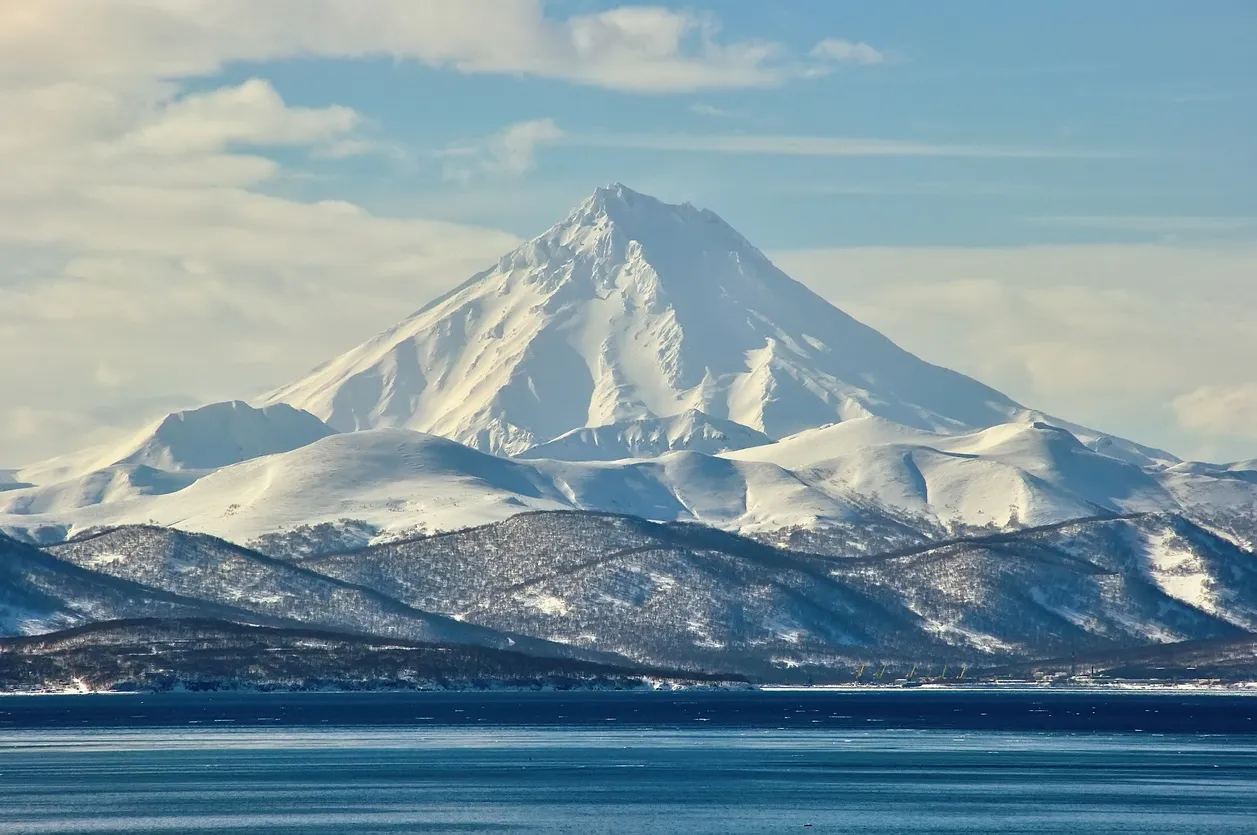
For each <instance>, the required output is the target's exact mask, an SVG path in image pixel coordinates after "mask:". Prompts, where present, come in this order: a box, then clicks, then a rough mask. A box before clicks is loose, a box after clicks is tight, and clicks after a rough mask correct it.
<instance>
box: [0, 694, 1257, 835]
mask: <svg viewBox="0 0 1257 835" xmlns="http://www.w3.org/2000/svg"><path fill="white" fill-rule="evenodd" d="M1254 716H1257V700H1255V699H1253V698H1251V697H1248V698H1245V697H1238V698H1234V697H1222V696H1182V695H1169V696H1147V695H1141V694H1128V695H1122V694H1061V695H1058V694H1051V693H1046V694H1045V693H1026V694H1010V693H980V692H979V693H968V694H966V693H946V694H931V693H884V692H883V693H868V692H865V693H855V694H850V693H802V694H799V693H737V694H729V693H708V694H703V693H695V694H599V693H587V694H579V693H569V694H529V695H526V696H519V695H514V694H505V693H495V694H405V695H397V694H392V695H390V694H357V695H354V694H345V695H336V694H297V695H269V696H267V695H240V696H236V695H215V696H195V695H187V694H181V695H172V696H109V697H78V696H45V697H33V698H26V697H15V698H5V699H0V832H23V833H25V832H31V833H36V832H50V833H53V832H55V833H90V832H109V833H130V832H172V833H211V832H212V833H246V832H247V833H427V832H451V833H460V832H493V833H599V832H614V833H648V832H649V833H690V834H691V835H695V834H705V833H728V832H745V833H779V832H800V833H804V832H810V833H820V832H877V833H897V832H912V833H962V832H963V833H973V832H983V833H985V832H992V833H994V832H998V833H1070V835H1085V833H1107V832H1113V833H1118V832H1120V833H1197V832H1199V833H1245V835H1251V833H1253V832H1257V811H1255V804H1257V734H1254V731H1255V730H1257V729H1255V728H1254V727H1253V720H1254ZM1202 730H1203V732H1202Z"/></svg>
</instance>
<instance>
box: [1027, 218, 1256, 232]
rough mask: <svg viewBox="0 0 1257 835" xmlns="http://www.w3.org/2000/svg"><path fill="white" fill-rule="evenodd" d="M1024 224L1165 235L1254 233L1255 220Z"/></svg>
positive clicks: (1080, 220)
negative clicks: (1247, 231) (1249, 231)
mask: <svg viewBox="0 0 1257 835" xmlns="http://www.w3.org/2000/svg"><path fill="white" fill-rule="evenodd" d="M1023 220H1024V221H1025V222H1026V223H1030V224H1033V225H1036V226H1052V227H1061V228H1069V229H1094V230H1097V231H1103V232H1144V233H1148V234H1165V235H1174V234H1188V233H1209V232H1215V233H1226V232H1243V231H1245V230H1253V231H1257V217H1248V216H1242V215H1241V216H1217V215H1214V216H1207V215H1048V216H1042V217H1027V218H1023Z"/></svg>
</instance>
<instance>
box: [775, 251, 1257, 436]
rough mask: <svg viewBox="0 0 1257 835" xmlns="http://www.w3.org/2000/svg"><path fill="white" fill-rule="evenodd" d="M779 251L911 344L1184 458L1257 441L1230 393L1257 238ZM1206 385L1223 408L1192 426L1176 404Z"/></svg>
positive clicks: (1236, 380)
mask: <svg viewBox="0 0 1257 835" xmlns="http://www.w3.org/2000/svg"><path fill="white" fill-rule="evenodd" d="M775 260H776V261H777V262H778V263H779V264H780V265H781V266H782V268H783V269H785V270H786V271H787V272H789V273H790V274H791V275H793V276H794V277H795V278H798V279H799V280H801V281H804V282H805V283H807V284H808V285H809V286H811V287H813V288H814V289H816V290H817V291H818V292H819V293H821V294H822V295H823V296H825V297H826V298H828V299H829V300H831V301H832V302H834V303H835V304H837V305H838V306H840V307H842V308H843V309H845V310H846V311H847V312H848V313H850V314H852V315H853V316H855V317H856V318H858V319H860V320H862V321H864V322H867V323H868V324H870V325H872V326H874V327H876V328H878V329H879V330H881V331H882V332H883V333H885V334H887V335H888V336H890V337H891V338H892V339H894V340H896V341H897V342H899V343H900V344H901V345H903V346H904V347H905V348H907V349H909V350H911V351H913V352H914V353H916V354H918V355H920V356H922V357H925V358H926V359H928V360H929V361H931V362H935V363H939V364H940V365H945V366H948V367H951V368H955V369H957V370H960V371H963V372H965V373H967V374H970V375H972V376H974V377H977V378H978V379H980V380H982V381H983V382H985V383H988V384H989V385H993V386H995V387H996V388H998V389H1000V390H1002V391H1005V392H1006V393H1008V394H1009V395H1011V396H1013V397H1015V398H1016V399H1018V400H1020V401H1021V402H1023V403H1025V404H1027V405H1030V406H1034V407H1037V408H1040V409H1043V410H1045V411H1048V412H1051V413H1054V414H1058V415H1061V416H1062V417H1066V418H1069V419H1071V420H1076V421H1079V422H1081V423H1084V424H1088V425H1091V426H1095V427H1097V428H1099V429H1103V430H1106V431H1110V432H1115V433H1118V434H1125V435H1126V436H1127V437H1132V438H1134V439H1135V440H1139V441H1142V442H1144V443H1151V444H1154V445H1158V446H1162V447H1164V448H1168V449H1170V450H1171V451H1174V452H1176V453H1177V454H1179V455H1183V456H1208V457H1221V458H1226V459H1228V460H1235V459H1240V458H1251V457H1253V454H1254V452H1255V451H1257V449H1255V448H1254V445H1253V443H1252V442H1251V441H1244V440H1243V439H1244V438H1251V437H1253V435H1251V434H1248V433H1240V432H1237V431H1236V429H1237V421H1239V420H1241V418H1240V417H1239V416H1240V415H1242V414H1244V413H1243V412H1242V410H1241V409H1240V406H1239V404H1241V403H1243V402H1245V401H1244V399H1243V398H1244V396H1248V395H1247V394H1245V395H1243V396H1241V395H1234V396H1233V398H1232V399H1231V400H1227V399H1226V398H1225V397H1222V395H1221V393H1222V392H1245V393H1247V392H1251V389H1250V388H1246V386H1251V381H1252V379H1253V369H1252V358H1253V357H1255V356H1257V330H1255V329H1254V328H1253V327H1252V324H1251V311H1252V310H1254V309H1257V282H1254V281H1253V280H1252V277H1253V276H1254V275H1257V250H1255V249H1252V248H1251V247H1235V248H1221V247H1215V248H1205V247H1188V246H1165V245H1129V246H1124V245H1095V246H1038V247H1010V248H989V249H977V248H974V249H965V248H925V247H922V248H854V249H837V250H815V251H794V252H783V253H777V254H776V255H775ZM1202 387H1203V389H1204V390H1205V391H1206V392H1207V393H1208V394H1209V395H1210V398H1211V399H1210V402H1214V403H1215V405H1214V407H1208V406H1203V407H1201V409H1200V412H1199V414H1200V415H1210V416H1212V417H1211V419H1210V420H1209V421H1207V422H1206V420H1205V418H1203V417H1200V418H1197V422H1196V423H1194V424H1187V423H1184V422H1183V420H1182V415H1181V409H1180V408H1178V406H1177V404H1176V406H1175V408H1171V407H1170V405H1169V404H1170V403H1171V401H1174V400H1175V398H1178V397H1179V396H1180V395H1182V393H1183V392H1192V391H1196V390H1198V389H1201V388H1202ZM1218 401H1220V402H1223V403H1229V404H1230V406H1231V407H1233V410H1232V411H1230V412H1227V411H1226V409H1225V408H1223V406H1222V405H1218ZM1184 402H1193V401H1184ZM1222 415H1230V419H1228V420H1223V419H1222V418H1221V417H1220V416H1222Z"/></svg>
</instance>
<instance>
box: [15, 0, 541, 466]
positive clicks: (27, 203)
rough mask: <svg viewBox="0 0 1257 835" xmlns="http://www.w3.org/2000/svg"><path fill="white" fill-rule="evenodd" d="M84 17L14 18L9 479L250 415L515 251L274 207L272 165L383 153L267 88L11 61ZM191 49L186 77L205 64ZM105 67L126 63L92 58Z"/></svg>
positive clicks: (122, 48)
mask: <svg viewBox="0 0 1257 835" xmlns="http://www.w3.org/2000/svg"><path fill="white" fill-rule="evenodd" d="M102 5H103V4H84V5H82V6H81V7H80V8H79V9H78V12H81V14H82V15H83V17H84V18H85V19H92V18H93V16H94V15H96V13H97V12H98V11H99V9H100V7H101V6H102ZM168 5H169V6H170V7H171V8H174V7H176V6H178V7H179V8H185V7H189V8H190V6H189V4H186V3H181V2H176V0H171V2H170V3H169V4H168ZM69 7H70V4H65V3H58V2H55V0H53V2H49V3H48V4H47V6H45V5H44V4H43V3H40V4H20V5H19V4H12V3H6V2H4V0H0V112H2V113H4V114H5V118H4V119H3V120H0V156H2V157H3V159H4V165H3V166H0V264H2V265H3V267H0V357H4V358H5V361H4V362H3V363H0V388H2V389H3V390H4V391H5V397H4V398H3V399H0V428H2V429H5V430H6V431H3V432H0V461H5V462H6V463H7V462H10V461H12V462H15V463H18V462H23V461H29V460H31V459H33V458H38V457H43V456H46V455H50V454H54V453H58V452H64V451H66V450H67V448H70V447H73V446H75V445H78V444H81V443H86V442H88V441H93V442H94V441H96V440H100V439H101V438H102V437H105V436H107V435H108V434H109V433H110V432H117V431H120V430H122V431H125V430H126V429H128V428H132V427H133V426H134V423H135V422H137V421H139V420H142V419H147V418H149V417H151V416H152V413H153V412H154V411H157V410H165V409H166V408H169V407H170V406H171V405H172V404H177V405H183V406H186V405H191V404H192V403H195V402H198V401H204V400H208V399H217V398H225V397H239V396H247V395H249V394H250V393H252V392H254V391H256V390H257V389H259V388H263V387H265V386H267V385H270V384H273V383H275V382H276V381H279V380H283V379H285V378H286V377H288V376H290V375H295V374H297V373H300V372H301V371H303V370H304V369H305V368H306V367H307V366H308V364H309V363H310V362H312V361H313V360H315V359H317V358H320V357H323V356H326V355H328V354H330V353H333V352H335V351H337V350H341V349H343V348H346V347H349V344H345V343H344V342H335V341H333V342H329V340H328V334H341V335H343V339H344V340H345V341H346V342H348V343H352V342H354V341H357V340H358V339H360V338H361V336H363V335H365V334H369V333H370V332H371V331H372V330H374V329H378V328H381V327H384V326H385V325H387V324H390V323H391V322H392V321H393V320H395V319H396V318H397V315H398V313H397V312H398V310H399V309H402V310H404V309H405V308H406V307H407V306H413V305H417V304H419V303H420V302H421V301H422V300H423V299H424V298H427V297H428V296H430V295H431V294H434V293H436V292H439V291H440V290H442V289H445V288H446V287H448V286H450V285H452V284H454V283H456V282H457V281H460V280H462V279H463V278H465V277H466V276H467V275H468V274H470V273H471V272H473V271H474V270H475V269H478V268H480V267H482V266H483V265H484V263H486V262H487V261H489V260H491V259H493V258H495V257H497V256H498V255H500V254H501V252H502V251H504V250H506V249H508V248H509V247H510V246H512V245H513V244H514V243H515V238H514V237H513V236H511V235H508V234H504V233H501V232H498V231H495V230H489V229H479V228H474V227H468V226H463V225H458V224H452V223H443V222H439V221H432V220H426V219H423V218H413V217H384V216H380V215H376V214H372V213H370V212H368V211H366V210H364V209H362V208H361V207H359V206H355V205H353V204H351V203H347V202H339V201H316V202H304V201H301V200H296V199H291V198H286V197H280V196H276V195H274V194H267V193H265V192H264V191H263V189H269V188H271V187H273V186H274V185H275V184H276V182H277V181H278V180H279V178H281V177H284V176H286V175H288V174H289V173H293V172H288V171H286V170H285V169H284V168H282V167H281V166H280V165H279V164H278V163H277V162H276V161H275V160H273V159H271V158H269V157H267V156H265V153H266V151H267V149H269V148H272V147H275V146H287V147H289V148H296V149H300V150H304V151H307V152H309V153H311V154H316V155H321V156H326V157H343V156H346V155H350V154H356V153H363V152H366V151H373V152H374V151H376V150H378V146H377V143H375V142H374V141H373V140H372V139H371V138H369V137H367V136H364V135H362V133H361V128H362V125H363V121H364V120H363V119H362V118H361V117H360V116H359V114H357V113H356V112H355V111H354V110H352V109H350V108H347V107H341V106H330V107H313V108H307V107H293V106H290V105H289V104H287V103H286V102H284V101H283V99H282V98H281V97H280V96H279V94H278V93H277V92H276V90H275V89H274V88H273V87H272V86H271V85H270V84H269V83H268V82H266V81H264V80H252V81H247V82H245V83H243V84H239V85H233V86H223V87H219V88H217V89H209V90H206V91H203V92H196V93H193V94H185V93H183V92H182V91H181V89H180V87H179V86H178V85H177V84H174V83H171V82H167V81H162V80H160V78H158V70H159V69H160V68H161V66H160V65H159V64H160V62H159V64H154V65H146V64H145V63H144V62H143V61H138V60H133V59H136V58H137V56H140V57H143V53H144V51H145V49H148V48H150V47H153V44H152V43H149V39H148V38H149V34H151V33H147V32H146V30H145V31H141V30H134V31H133V30H127V31H126V32H123V31H121V30H117V31H116V32H115V34H117V35H118V37H119V38H120V40H119V41H118V42H117V43H114V44H113V45H112V46H108V45H103V44H97V43H94V42H92V43H87V42H84V43H79V42H77V41H74V40H73V39H71V40H69V41H66V42H65V43H60V44H59V45H58V43H59V42H58V43H53V42H52V41H48V40H47V39H46V38H45V40H44V42H43V45H44V47H45V48H46V50H47V52H46V53H45V52H40V53H39V54H37V55H33V56H31V60H32V61H33V62H34V63H32V65H31V66H30V67H28V68H24V67H22V66H17V65H16V64H15V63H13V62H10V60H9V59H10V57H11V53H10V52H9V51H8V50H9V47H10V46H13V45H14V44H13V42H12V41H5V40H4V39H5V38H10V37H11V36H12V34H13V32H14V31H15V29H17V30H18V31H21V30H22V27H23V26H25V27H26V30H25V31H27V32H28V33H29V32H31V27H32V26H34V25H35V24H41V25H42V23H44V22H46V20H45V18H46V16H47V15H46V13H48V12H49V10H52V11H56V12H58V13H64V12H65V11H66V10H67V9H69ZM216 7H217V6H215V8H216ZM113 8H114V10H115V11H116V12H117V15H116V19H115V17H113V16H109V20H108V21H103V22H101V21H98V22H101V25H103V26H106V30H107V31H108V27H109V26H114V25H115V24H117V25H121V23H122V22H126V21H128V20H130V22H131V23H132V24H133V23H135V21H134V20H133V19H131V18H129V17H128V16H129V15H130V16H132V17H133V16H134V14H135V12H136V8H138V6H130V5H129V6H120V5H114V6H113ZM205 8H210V7H209V6H206V7H205ZM223 8H224V9H226V5H224V7H223ZM203 10H204V9H203ZM154 15H156V17H153V15H150V17H151V18H153V19H156V18H160V17H161V15H160V14H156V13H154ZM70 17H74V15H70ZM19 18H21V19H19ZM299 18H300V15H296V16H294V19H299ZM62 23H63V24H64V27H65V30H66V31H67V32H69V33H70V34H73V32H75V31H77V30H76V29H75V27H76V26H77V25H78V24H77V23H76V22H75V21H74V20H70V19H68V18H67V19H66V20H63V21H62ZM159 28H160V27H159ZM35 34H39V33H35ZM43 34H44V35H48V34H49V33H47V32H44V33H43ZM172 34H173V35H178V34H179V33H178V32H175V33H172ZM239 34H240V36H241V37H242V38H245V39H246V40H247V39H248V38H249V37H250V33H249V32H248V31H246V30H241V32H240V33H239ZM19 40H20V39H19ZM157 40H158V41H160V40H161V39H160V38H158V39H157ZM186 46H187V55H184V53H183V52H182V51H180V50H174V51H173V52H172V53H171V56H170V58H169V60H170V61H172V62H175V61H177V60H183V58H189V60H191V59H194V58H195V57H196V54H197V49H198V47H197V44H196V43H195V42H192V43H188V44H187V45H186ZM21 48H25V47H24V46H22V47H21ZM153 48H156V47H153ZM110 49H113V50H116V54H115V52H109V50H110ZM93 50H95V52H93ZM102 51H104V52H108V56H106V57H108V58H109V61H114V63H112V64H111V63H109V61H105V60H104V59H103V58H102V59H101V61H95V59H93V60H87V59H89V58H91V57H92V55H94V54H96V53H100V52H102ZM82 52H86V53H87V57H86V58H85V57H84V55H83V54H81V53H82ZM49 56H55V57H57V59H58V60H59V61H61V64H62V66H63V69H64V70H65V74H64V77H61V78H58V77H55V72H54V70H55V69H56V67H55V66H53V65H52V64H50V63H48V61H49V60H50V58H49ZM149 57H150V58H151V57H152V56H151V55H150V56H149ZM96 58H100V55H96ZM85 60H87V63H86V64H82V62H83V61H85ZM163 60H164V59H163ZM102 61H103V63H102ZM40 62H44V63H42V64H41V63H40ZM146 66H147V69H145V68H146ZM96 70H99V72H96ZM23 72H25V73H26V75H24V76H22V77H20V78H19V77H18V76H19V75H21V73H23ZM146 72H147V73H148V75H145V73H146ZM6 79H8V80H7V81H6ZM516 150H518V149H517V148H516ZM504 159H505V160H506V162H507V163H511V164H519V158H518V156H516V157H510V156H509V154H508V156H507V157H505V158H504ZM403 300H404V301H403ZM189 391H190V392H191V393H190V394H185V395H180V396H178V397H164V396H163V397H156V398H155V397H154V395H155V394H162V395H165V394H168V393H170V392H189Z"/></svg>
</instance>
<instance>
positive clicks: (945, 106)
mask: <svg viewBox="0 0 1257 835" xmlns="http://www.w3.org/2000/svg"><path fill="white" fill-rule="evenodd" d="M1254 43H1257V6H1255V5H1254V3H1253V2H1252V0H1209V2H1207V3H1200V4H1187V3H1183V2H1168V0H1141V2H1138V3H1135V2H1130V0H1120V1H1119V0H1092V2H1077V1H1076V0H1067V1H1066V2H1054V3H1050V4H1048V3H1024V2H994V0H957V2H951V3H938V2H927V0H915V1H914V2H909V0H898V2H896V0H879V2H864V3H857V2H838V1H837V0H827V1H824V2H823V1H822V0H791V2H788V3H775V4H774V3H762V2H746V1H745V0H725V1H724V2H717V0H693V2H691V3H686V4H683V5H682V4H668V3H659V4H653V5H644V4H640V3H632V2H628V1H627V0H625V2H603V0H598V1H597V2H595V1H594V0H550V2H543V1H542V0H459V2H451V1H450V0H214V2H212V3H202V2H195V1H194V0H129V1H128V2H125V3H124V2H121V0H119V2H95V1H94V0H40V2H39V3H37V4H4V3H0V113H3V114H4V117H5V118H0V153H3V154H4V158H5V163H6V164H5V165H4V166H3V167H0V356H4V357H22V358H23V359H22V361H20V362H8V363H2V364H0V387H2V389H3V390H4V391H5V392H6V397H5V399H4V400H2V401H0V465H16V464H20V463H25V462H26V461H29V460H34V459H37V458H39V457H43V456H46V455H51V454H54V453H58V452H64V451H66V450H68V449H73V448H75V447H76V446H81V445H83V444H87V443H96V442H103V441H107V440H109V439H111V438H115V437H118V436H119V435H120V434H122V433H125V432H127V431H130V430H133V429H134V428H135V426H136V424H137V422H139V421H141V420H144V419H149V418H152V417H155V416H158V415H160V414H161V413H164V412H165V411H168V410H170V409H173V408H182V407H187V406H194V405H198V404H201V403H205V402H210V401H213V400H221V399H228V398H236V397H240V398H249V397H254V396H256V395H258V394H260V393H262V392H265V391H266V390H268V389H269V388H271V387H274V386H276V385H279V384H282V383H284V382H286V381H287V380H288V379H290V378H293V377H295V376H297V375H299V374H301V373H302V372H304V371H305V370H306V369H308V368H310V367H311V366H313V365H315V364H317V363H319V362H321V361H323V360H325V359H327V358H328V357H330V356H332V355H334V354H336V353H339V352H340V351H343V350H346V349H348V348H350V347H352V346H354V345H355V344H357V343H359V342H360V341H362V340H363V339H365V338H368V337H370V336H371V335H372V334H374V333H375V332H377V331H379V330H381V329H383V328H385V327H387V326H388V325H390V324H392V323H393V322H395V321H396V320H398V319H399V318H401V317H403V316H405V315H406V314H408V313H409V312H411V311H412V310H414V309H415V308H417V307H419V306H421V305H422V304H423V303H424V302H426V301H427V300H428V299H429V298H431V297H432V296H434V295H436V294H438V293H440V292H442V291H443V290H445V289H447V288H449V287H451V286H453V285H455V284H457V283H459V282H460V281H461V280H463V279H464V278H466V277H467V276H468V275H470V274H472V273H473V272H475V271H477V270H478V269H479V268H481V267H482V266H483V265H485V264H486V263H490V262H491V261H493V260H494V259H496V257H497V256H498V255H500V254H501V253H502V252H503V251H505V250H506V249H508V248H510V247H511V246H513V245H515V244H516V243H518V241H519V240H520V239H521V238H525V237H528V236H531V235H533V234H536V233H539V232H540V231H542V230H544V229H545V228H546V227H547V226H549V225H550V224H551V223H553V222H555V221H556V220H557V219H559V218H561V217H562V216H563V215H564V214H565V213H566V212H567V211H568V210H569V209H570V208H571V207H572V206H573V205H574V204H576V203H577V202H579V201H580V200H581V199H582V198H583V197H584V196H586V195H587V194H588V193H590V192H591V191H592V190H593V188H594V187H595V186H597V185H601V184H606V183H608V182H611V181H622V182H625V183H627V184H628V185H630V186H632V187H633V188H636V189H638V190H640V191H645V192H649V193H652V194H655V195H657V196H659V197H661V198H664V199H667V200H673V201H681V200H688V201H691V202H693V203H696V204H698V205H702V206H706V207H709V208H712V209H714V210H715V211H717V212H718V213H720V214H721V215H722V216H723V217H724V218H725V219H726V220H728V221H729V222H730V223H732V224H733V225H734V226H735V227H736V228H737V229H739V231H741V232H742V233H743V234H745V235H746V236H747V237H748V238H750V239H751V241H752V242H754V243H755V244H756V245H758V246H759V247H760V248H761V249H764V250H765V251H766V252H768V253H769V254H770V255H771V256H772V257H773V258H774V259H775V260H776V261H777V262H778V263H779V264H781V265H782V266H783V267H784V268H786V269H787V271H789V272H790V273H791V274H792V275H794V276H795V277H796V278H799V279H800V280H802V281H804V282H806V283H808V284H809V285H810V286H812V287H813V288H814V289H816V290H817V291H818V292H819V293H821V294H822V295H824V296H825V297H826V298H828V299H830V300H831V301H833V302H834V303H835V304H837V305H839V306H841V307H843V308H844V309H846V310H847V311H848V312H850V313H852V314H853V315H855V316H857V317H858V318H861V319H863V320H864V321H866V322H868V323H869V324H871V325H873V326H874V327H877V328H879V329H880V330H882V331H883V332H885V333H886V334H887V335H888V336H890V337H891V338H892V339H894V340H896V341H897V342H899V343H901V344H902V345H904V346H905V347H907V348H908V349H909V350H912V351H914V352H916V353H918V354H920V355H921V356H923V357H925V358H927V359H929V360H931V361H933V362H936V363H939V364H942V365H947V366H950V367H953V368H956V369H958V370H960V371H963V372H965V373H968V374H971V375H973V376H976V377H978V378H980V379H982V380H983V381H984V382H987V383H989V384H991V385H993V386H995V387H997V388H1000V389H1001V390H1003V391H1005V392H1006V393H1008V394H1009V395H1011V396H1013V397H1014V398H1016V399H1018V400H1020V401H1021V402H1023V403H1026V404H1028V405H1031V406H1034V407H1038V408H1041V409H1044V410H1045V411H1048V412H1051V413H1055V414H1058V415H1061V416H1063V417H1066V418H1069V419H1071V420H1074V421H1076V422H1079V423H1084V424H1088V425H1092V426H1096V427H1098V428H1101V429H1104V430H1106V431H1110V432H1114V433H1117V434H1123V435H1126V436H1127V437H1132V438H1134V439H1136V440H1140V441H1143V442H1146V443H1151V444H1156V445H1160V446H1163V447H1166V448H1168V449H1170V450H1172V451H1174V452H1176V453H1178V454H1180V455H1184V456H1190V457H1198V458H1207V459H1212V460H1236V459H1242V458H1252V457H1254V456H1257V368H1254V366H1253V363H1252V357H1254V356H1257V327H1253V324H1254V321H1257V281H1254V280H1253V277H1254V276H1257V151H1254V148H1257V50H1255V49H1254V48H1253V44H1254Z"/></svg>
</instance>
